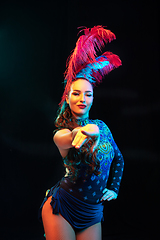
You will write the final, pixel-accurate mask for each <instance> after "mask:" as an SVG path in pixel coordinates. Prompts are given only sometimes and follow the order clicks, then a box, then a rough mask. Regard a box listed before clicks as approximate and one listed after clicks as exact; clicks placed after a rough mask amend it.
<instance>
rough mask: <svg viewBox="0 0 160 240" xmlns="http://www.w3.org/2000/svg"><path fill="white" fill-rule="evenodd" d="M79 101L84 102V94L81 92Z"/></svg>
mask: <svg viewBox="0 0 160 240" xmlns="http://www.w3.org/2000/svg"><path fill="white" fill-rule="evenodd" d="M80 101H81V102H85V96H84V95H83V94H81V98H80Z"/></svg>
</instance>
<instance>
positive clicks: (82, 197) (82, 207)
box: [39, 118, 124, 230]
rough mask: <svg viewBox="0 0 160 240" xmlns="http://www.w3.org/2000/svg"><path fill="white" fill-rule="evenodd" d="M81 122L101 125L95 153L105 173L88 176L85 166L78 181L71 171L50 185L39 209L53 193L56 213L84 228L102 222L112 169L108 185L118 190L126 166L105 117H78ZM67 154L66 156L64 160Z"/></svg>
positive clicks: (81, 124)
mask: <svg viewBox="0 0 160 240" xmlns="http://www.w3.org/2000/svg"><path fill="white" fill-rule="evenodd" d="M78 124H79V125H80V126H85V125H87V124H96V125H97V126H98V127H99V130H100V141H99V144H98V151H97V155H96V156H97V158H98V160H99V161H100V170H101V172H102V173H101V174H100V175H99V176H96V175H95V174H94V173H93V174H90V175H88V176H85V175H83V173H84V171H83V170H82V172H81V173H80V175H79V177H78V179H77V180H76V181H75V182H73V181H72V179H71V173H69V174H68V176H66V177H63V178H62V179H61V181H60V182H58V184H56V185H55V186H54V187H53V188H51V189H50V191H49V192H48V194H47V196H46V197H45V199H44V201H43V203H42V205H41V208H40V212H39V214H41V209H42V207H43V204H44V203H45V201H46V200H47V199H48V197H50V196H52V201H51V203H50V204H51V206H52V207H53V213H60V214H61V215H62V216H63V217H64V218H65V219H66V220H67V221H68V222H69V223H70V224H71V226H72V227H73V228H74V229H75V230H81V229H84V228H87V227H89V226H91V225H93V224H96V223H98V222H101V220H102V219H103V205H102V202H101V201H100V200H101V198H102V196H103V193H102V192H103V190H104V189H105V188H106V186H107V181H108V177H109V173H110V172H111V185H110V186H107V187H108V188H109V189H110V190H113V191H114V192H116V193H117V194H118V192H119V187H120V182H121V178H122V174H123V167H124V160H123V156H122V154H121V152H120V150H119V149H118V147H117V145H116V143H115V141H114V139H113V136H112V134H111V132H110V130H109V128H108V127H107V125H106V124H105V123H104V122H103V121H101V120H91V119H88V118H87V119H85V120H78ZM66 158H67V157H66ZM66 158H63V161H64V163H65V160H66ZM111 164H112V165H111ZM110 168H111V169H110ZM82 169H83V167H82ZM110 170H111V171H110ZM39 216H40V215H39Z"/></svg>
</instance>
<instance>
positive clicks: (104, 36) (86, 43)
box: [60, 25, 118, 105]
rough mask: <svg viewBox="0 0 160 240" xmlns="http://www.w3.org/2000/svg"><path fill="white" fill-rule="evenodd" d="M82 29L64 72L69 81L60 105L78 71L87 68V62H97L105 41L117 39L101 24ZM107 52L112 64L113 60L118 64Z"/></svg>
mask: <svg viewBox="0 0 160 240" xmlns="http://www.w3.org/2000/svg"><path fill="white" fill-rule="evenodd" d="M82 31H84V35H82V36H80V37H79V39H78V40H77V43H76V47H75V49H74V50H73V52H72V53H71V55H70V56H69V58H68V59H67V63H66V71H65V73H64V76H65V79H66V80H67V83H66V86H65V90H64V93H63V96H62V99H61V102H60V105H62V104H63V102H64V101H65V98H66V95H67V93H68V91H69V89H70V85H71V83H72V81H73V79H75V77H76V75H77V73H79V72H80V71H81V70H82V69H83V68H85V67H86V65H87V64H90V63H94V62H96V57H97V51H101V50H102V48H103V47H104V46H105V43H108V42H111V41H112V40H114V39H116V36H115V34H114V33H112V32H111V31H110V30H107V29H104V28H103V27H102V26H101V25H99V26H95V27H93V28H91V29H90V28H85V29H83V30H81V31H80V32H82ZM105 54H106V55H107V56H108V57H109V58H110V59H108V60H109V61H111V65H112V61H113V62H114V63H113V65H114V64H118V61H117V60H116V59H113V56H111V54H110V53H105ZM107 56H106V57H107ZM116 62H117V63H116ZM111 65H110V66H111ZM115 67H116V66H115ZM97 74H98V73H97Z"/></svg>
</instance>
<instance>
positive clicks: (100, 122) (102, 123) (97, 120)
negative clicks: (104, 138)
mask: <svg viewBox="0 0 160 240" xmlns="http://www.w3.org/2000/svg"><path fill="white" fill-rule="evenodd" d="M92 121H93V123H94V124H96V125H97V126H98V127H99V128H108V126H107V124H106V123H105V122H103V121H102V120H100V119H94V120H92Z"/></svg>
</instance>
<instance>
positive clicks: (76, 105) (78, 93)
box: [66, 79, 93, 118]
mask: <svg viewBox="0 0 160 240" xmlns="http://www.w3.org/2000/svg"><path fill="white" fill-rule="evenodd" d="M66 102H67V103H68V104H69V106H70V109H71V112H72V114H73V116H74V117H76V118H86V117H88V116H89V110H90V108H91V106H92V103H93V87H92V85H91V84H90V83H89V82H88V81H87V80H85V79H77V80H76V81H74V82H73V83H72V85H71V88H70V92H69V94H68V95H67V97H66Z"/></svg>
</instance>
